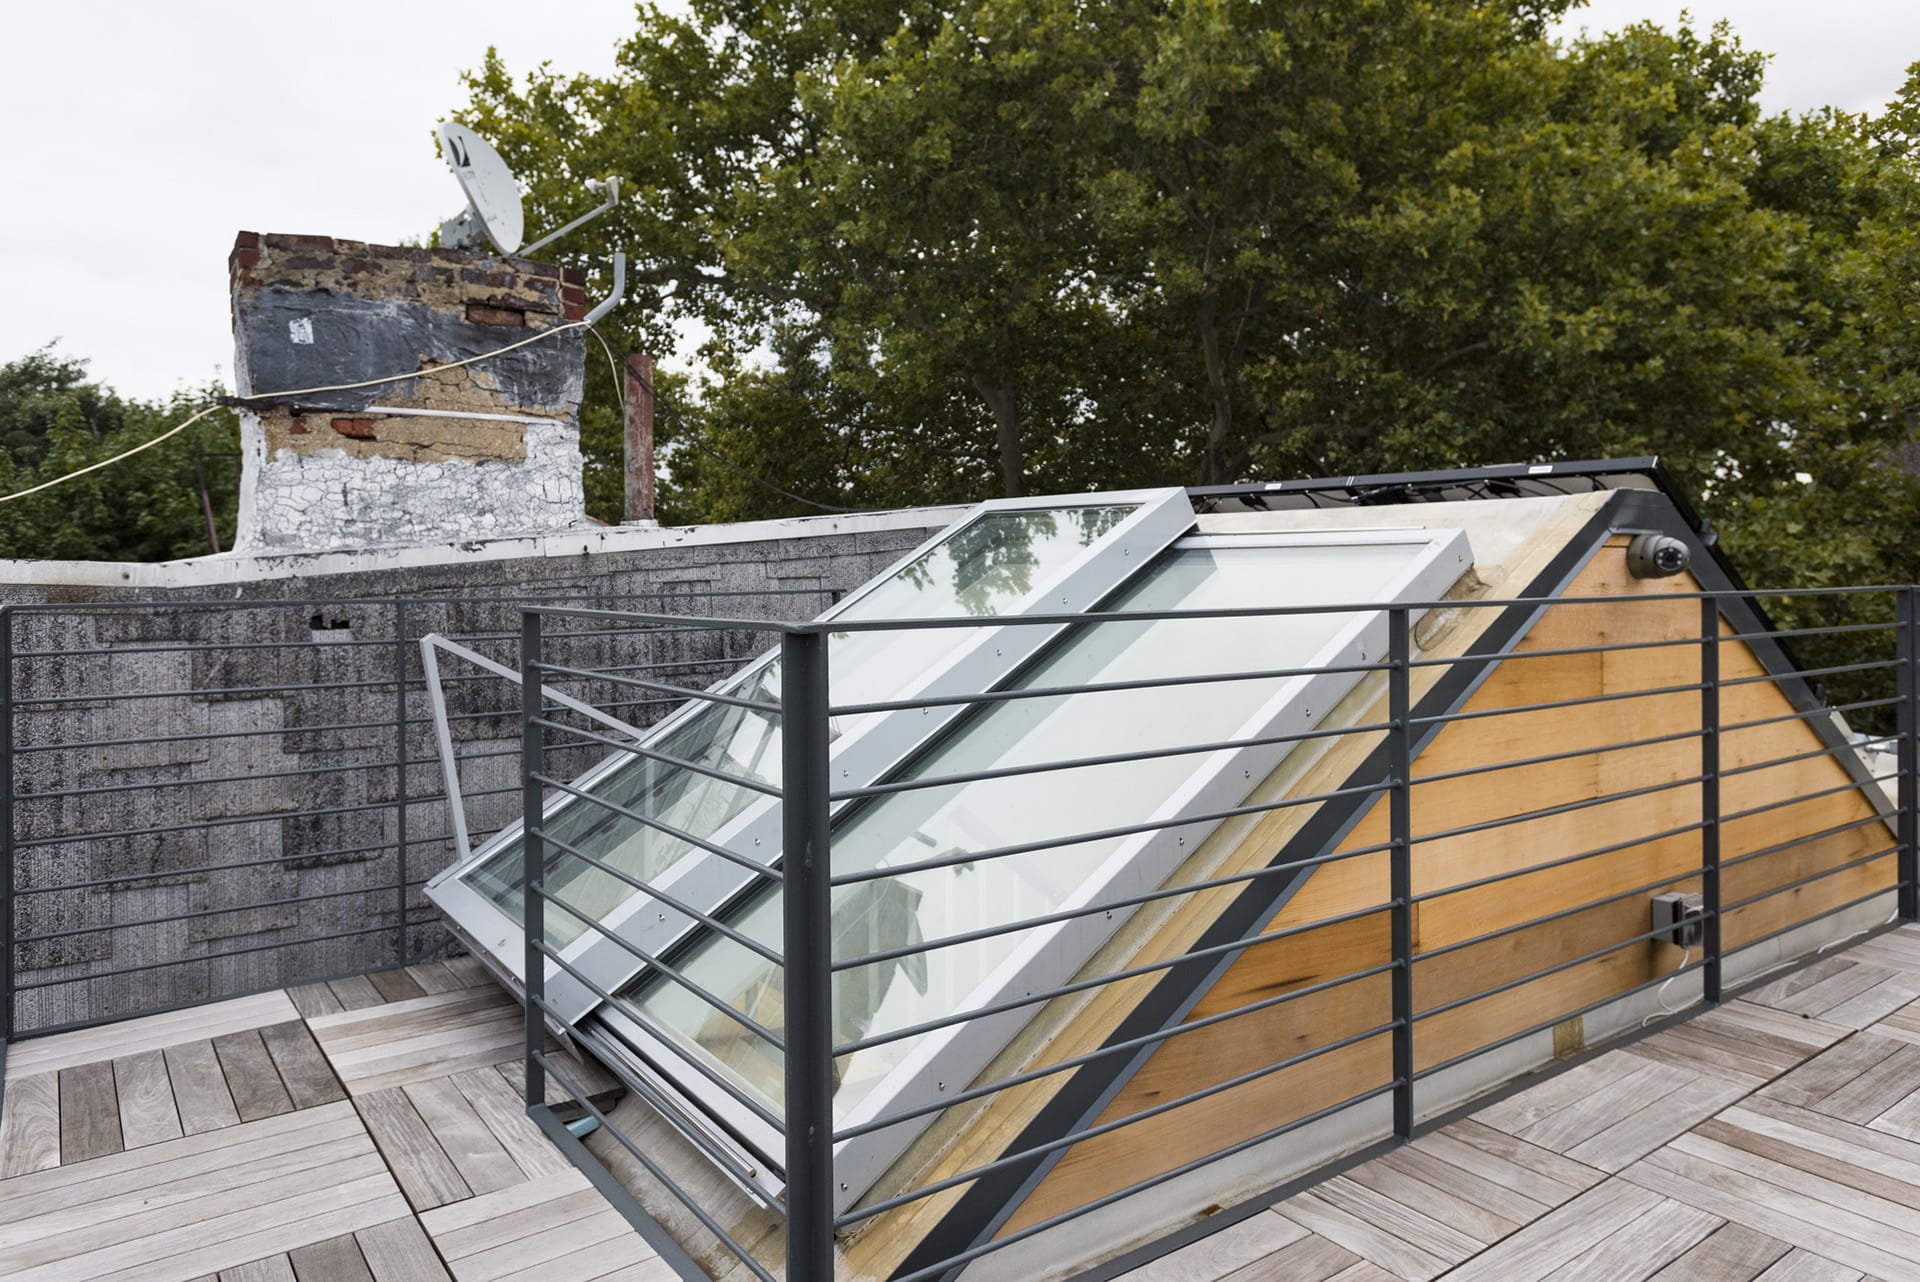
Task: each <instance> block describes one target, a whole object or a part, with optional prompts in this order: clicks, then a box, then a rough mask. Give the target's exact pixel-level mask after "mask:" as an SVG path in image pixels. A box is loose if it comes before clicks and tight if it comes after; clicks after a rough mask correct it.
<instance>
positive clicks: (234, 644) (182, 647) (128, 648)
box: [13, 601, 400, 660]
mask: <svg viewBox="0 0 1920 1282" xmlns="http://www.w3.org/2000/svg"><path fill="white" fill-rule="evenodd" d="M181 604H186V603H185V602H182V603H181ZM166 608H167V609H169V610H171V609H173V608H174V603H173V602H171V601H169V602H168V603H167V605H166ZM399 640H400V638H398V637H353V638H350V639H349V640H345V641H179V642H175V643H173V644H171V645H169V644H166V643H164V642H163V643H161V644H158V645H110V646H81V647H76V648H72V649H65V650H15V651H14V652H13V657H14V659H15V660H20V659H110V658H113V657H115V656H116V655H124V654H205V653H209V652H217V653H225V652H230V651H240V650H320V651H327V650H338V651H340V652H342V653H345V652H346V651H349V650H365V649H367V648H368V647H370V646H388V647H391V646H393V645H394V644H395V643H396V642H398V641H399Z"/></svg>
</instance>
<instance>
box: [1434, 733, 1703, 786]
mask: <svg viewBox="0 0 1920 1282" xmlns="http://www.w3.org/2000/svg"><path fill="white" fill-rule="evenodd" d="M1704 733H1705V732H1704V731H1701V730H1681V731H1678V732H1676V733H1674V734H1662V735H1654V736H1652V737H1651V738H1647V739H1627V740H1624V741H1622V742H1620V743H1607V744H1600V745H1598V746H1595V747H1587V748H1569V749H1567V750H1566V751H1564V752H1547V753H1542V754H1541V755H1540V756H1537V757H1519V758H1515V759H1514V760H1511V761H1496V762H1493V763H1492V764H1491V765H1485V766H1466V767H1463V768H1462V769H1459V770H1441V771H1436V772H1435V773H1433V774H1430V775H1421V774H1416V775H1414V776H1413V777H1412V778H1411V779H1410V780H1409V781H1408V782H1409V783H1411V784H1412V786H1413V787H1415V788H1418V787H1419V786H1420V785H1421V784H1423V783H1441V782H1444V781H1445V780H1448V779H1465V778H1467V777H1469V776H1472V775H1486V774H1493V773H1494V772H1496V771H1500V770H1517V769H1520V768H1522V767H1524V766H1544V765H1548V764H1551V763H1552V762H1555V761H1572V760H1574V759H1575V758H1578V757H1597V756H1599V755H1600V754H1601V753H1603V752H1626V751H1629V750H1631V749H1634V748H1654V747H1658V746H1659V745H1661V744H1663V743H1681V742H1685V741H1687V740H1695V739H1698V738H1700V736H1701V735H1702V734H1704Z"/></svg>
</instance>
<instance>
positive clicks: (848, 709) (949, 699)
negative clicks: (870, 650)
mask: <svg viewBox="0 0 1920 1282" xmlns="http://www.w3.org/2000/svg"><path fill="white" fill-rule="evenodd" d="M1386 670H1387V665H1386V663H1385V661H1384V660H1383V661H1381V662H1379V663H1352V664H1338V665H1334V664H1329V665H1328V666H1326V667H1324V668H1270V669H1265V670H1256V671H1252V672H1198V673H1194V674H1192V675H1189V676H1177V677H1142V678H1140V679H1139V680H1137V681H1094V682H1088V683H1087V684H1084V685H1071V686H1031V687H1022V688H1020V689H1013V690H983V691H980V692H978V693H975V694H948V695H930V696H927V697H925V698H913V699H887V700H883V701H880V702H877V703H849V704H835V705H833V706H831V707H829V708H828V709H827V715H828V716H830V717H861V716H866V715H867V714H869V713H875V712H910V711H912V710H913V709H915V708H945V707H952V706H954V705H957V704H966V705H972V704H984V703H1012V702H1015V701H1018V700H1021V699H1058V698H1064V697H1066V696H1069V695H1076V694H1113V693H1116V692H1121V691H1126V690H1163V689H1166V688H1167V687H1168V686H1201V685H1220V684H1223V683H1227V682H1236V681H1274V680H1280V679H1283V678H1291V677H1317V676H1337V675H1345V674H1349V673H1355V672H1385V671H1386Z"/></svg>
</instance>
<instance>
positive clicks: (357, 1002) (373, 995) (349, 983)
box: [327, 975, 387, 1011]
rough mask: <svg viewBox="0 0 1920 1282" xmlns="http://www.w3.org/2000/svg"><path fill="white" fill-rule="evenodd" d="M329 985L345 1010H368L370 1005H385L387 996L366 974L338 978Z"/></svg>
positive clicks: (335, 998)
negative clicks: (385, 996) (382, 993)
mask: <svg viewBox="0 0 1920 1282" xmlns="http://www.w3.org/2000/svg"><path fill="white" fill-rule="evenodd" d="M327 987H328V988H329V989H331V990H332V991H333V998H334V1000H335V1001H337V1002H339V1003H340V1009H341V1010H343V1011H352V1010H366V1009H368V1008H369V1007H373V1006H380V1005H384V1004H385V1002H386V1000H387V999H386V998H384V997H382V996H381V995H380V990H379V989H377V988H375V987H374V986H373V982H372V981H371V980H369V979H368V978H367V977H366V976H365V975H354V976H351V977H350V978H347V979H336V980H334V981H333V982H332V983H330V984H328V985H327Z"/></svg>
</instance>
